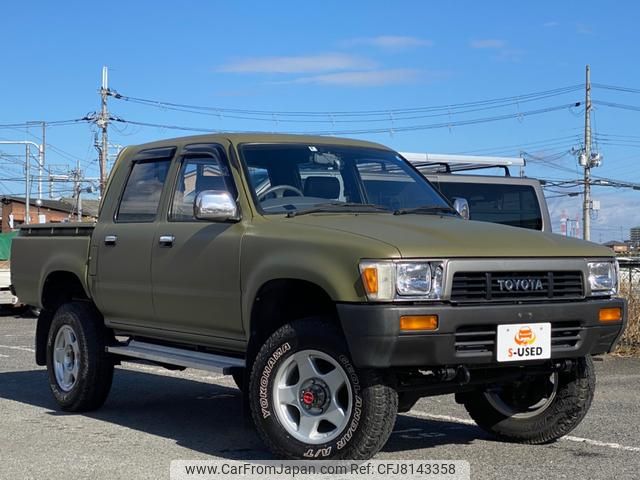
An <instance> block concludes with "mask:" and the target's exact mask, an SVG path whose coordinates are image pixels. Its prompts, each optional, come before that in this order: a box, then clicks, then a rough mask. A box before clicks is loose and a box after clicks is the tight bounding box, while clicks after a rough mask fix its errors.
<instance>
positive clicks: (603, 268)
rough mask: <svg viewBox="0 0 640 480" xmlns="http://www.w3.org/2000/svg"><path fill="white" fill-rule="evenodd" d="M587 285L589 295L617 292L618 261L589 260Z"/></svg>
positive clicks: (613, 293)
mask: <svg viewBox="0 0 640 480" xmlns="http://www.w3.org/2000/svg"><path fill="white" fill-rule="evenodd" d="M587 270H588V272H589V287H590V288H591V295H615V294H616V293H618V261H617V260H616V261H615V262H589V263H587Z"/></svg>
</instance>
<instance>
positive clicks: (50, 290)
mask: <svg viewBox="0 0 640 480" xmlns="http://www.w3.org/2000/svg"><path fill="white" fill-rule="evenodd" d="M74 300H81V301H89V296H88V295H87V292H86V290H85V288H84V285H83V284H82V282H81V281H80V278H78V276H77V275H76V274H75V273H72V272H69V271H65V270H56V271H53V272H50V273H49V274H48V275H47V276H46V278H45V280H44V282H43V283H42V289H41V294H40V301H41V305H42V307H43V308H42V311H41V312H40V315H39V316H38V322H37V324H36V341H35V347H36V352H35V353H36V364H37V365H46V364H47V358H46V354H47V336H48V335H49V328H50V327H51V322H52V320H53V316H54V315H55V312H56V310H57V309H58V308H59V307H60V306H61V305H63V304H65V303H67V302H71V301H74Z"/></svg>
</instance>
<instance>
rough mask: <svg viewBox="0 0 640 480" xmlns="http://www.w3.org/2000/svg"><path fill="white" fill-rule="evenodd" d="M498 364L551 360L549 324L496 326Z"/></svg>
mask: <svg viewBox="0 0 640 480" xmlns="http://www.w3.org/2000/svg"><path fill="white" fill-rule="evenodd" d="M497 345H498V350H497V357H498V361H499V362H522V361H526V360H544V359H546V358H551V324H550V323H518V324H514V325H498V341H497Z"/></svg>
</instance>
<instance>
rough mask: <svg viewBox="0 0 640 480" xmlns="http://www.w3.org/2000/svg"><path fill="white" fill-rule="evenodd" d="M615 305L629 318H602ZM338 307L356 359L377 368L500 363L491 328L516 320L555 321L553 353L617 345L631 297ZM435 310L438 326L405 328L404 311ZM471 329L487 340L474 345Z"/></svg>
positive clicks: (602, 349) (597, 350) (591, 352)
mask: <svg viewBox="0 0 640 480" xmlns="http://www.w3.org/2000/svg"><path fill="white" fill-rule="evenodd" d="M611 307H620V308H622V309H623V320H622V321H620V322H615V323H606V324H603V323H600V321H599V311H600V309H602V308H611ZM337 308H338V315H339V317H340V321H341V324H342V328H343V331H344V333H345V336H346V339H347V343H348V345H349V349H350V352H351V356H352V358H353V361H354V363H355V364H356V365H357V366H359V367H375V368H388V367H435V366H444V365H478V366H481V365H498V362H497V361H496V354H495V334H494V335H493V337H492V336H491V332H492V331H493V332H495V331H496V330H497V325H502V324H510V323H536V322H538V323H542V322H550V323H551V324H552V332H555V333H553V334H552V350H551V358H553V359H567V358H577V357H582V356H585V355H596V354H600V353H606V352H610V351H611V350H612V349H613V348H614V347H615V345H616V344H617V342H618V340H619V339H620V337H621V336H622V333H623V331H624V327H625V326H626V321H627V306H626V302H625V301H624V300H623V299H619V298H612V299H601V300H600V299H595V300H592V299H590V300H585V301H580V302H552V303H551V302H549V303H529V304H509V305H504V304H501V305H496V304H487V305H465V306H452V305H445V304H438V305H430V304H419V305H416V304H413V305H398V304H377V305H376V304H351V303H343V304H338V305H337ZM434 314H435V315H438V319H439V326H438V330H435V331H433V332H411V333H407V332H400V317H401V316H402V315H434ZM479 332H482V333H479ZM469 335H471V336H474V335H475V337H473V338H478V339H484V342H472V343H478V345H476V346H474V348H469V347H468V346H467V345H466V344H468V343H469V342H465V340H468V339H469V338H472V337H470V336H469ZM553 335H556V337H555V338H554V336H553ZM475 347H477V348H475ZM520 363H522V362H520ZM526 363H527V362H524V364H526ZM516 364H517V363H516ZM499 365H505V364H503V363H500V364H499ZM511 365H513V364H511Z"/></svg>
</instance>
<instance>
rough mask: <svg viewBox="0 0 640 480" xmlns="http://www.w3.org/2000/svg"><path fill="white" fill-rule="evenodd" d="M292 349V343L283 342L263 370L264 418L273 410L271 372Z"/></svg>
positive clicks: (261, 384)
mask: <svg viewBox="0 0 640 480" xmlns="http://www.w3.org/2000/svg"><path fill="white" fill-rule="evenodd" d="M289 350H291V345H289V343H283V344H282V345H281V346H280V347H278V348H276V350H275V351H274V352H273V353H272V354H271V356H270V357H269V360H267V365H266V366H265V367H264V370H262V375H261V376H260V391H259V398H260V409H261V410H262V418H268V417H270V416H271V412H270V411H269V393H268V387H269V377H270V376H271V372H272V370H273V367H274V366H275V364H276V363H277V362H278V359H280V357H282V355H284V354H285V353H286V352H288V351H289Z"/></svg>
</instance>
